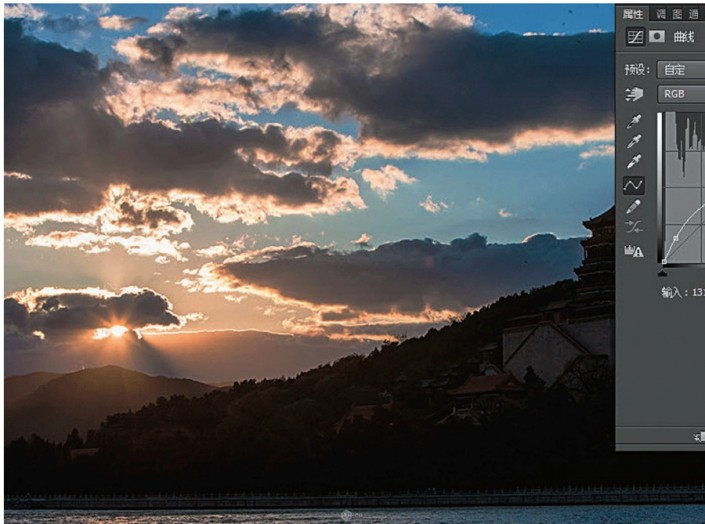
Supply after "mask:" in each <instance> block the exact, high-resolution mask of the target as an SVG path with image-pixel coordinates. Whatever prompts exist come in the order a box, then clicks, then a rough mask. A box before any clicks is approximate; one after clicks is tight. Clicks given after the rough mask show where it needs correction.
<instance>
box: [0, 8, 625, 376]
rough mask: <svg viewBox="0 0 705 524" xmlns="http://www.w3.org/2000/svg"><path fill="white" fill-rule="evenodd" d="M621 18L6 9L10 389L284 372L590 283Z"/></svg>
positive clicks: (604, 14)
mask: <svg viewBox="0 0 705 524" xmlns="http://www.w3.org/2000/svg"><path fill="white" fill-rule="evenodd" d="M612 16H613V8H612V7H611V6H609V5H598V6H588V5H580V6H566V5H552V6H528V5H526V6H509V5H505V6H497V5H495V6H482V5H479V6H476V5H465V6H435V5H428V4H427V5H381V6H380V5H372V4H367V5H364V6H362V7H361V6H352V5H274V6H267V5H226V4H223V5H215V6H214V5H195V6H193V5H179V6H174V5H138V4H122V5H97V4H94V5H88V6H86V5H27V4H24V5H6V6H5V100H4V102H5V158H4V172H5V297H6V300H5V374H6V375H10V374H19V373H26V372H29V371H36V370H58V371H69V370H74V369H80V367H83V366H85V367H88V366H94V365H101V364H107V363H115V364H119V365H125V366H126V367H132V368H134V369H141V370H143V371H148V372H161V373H165V374H172V375H181V376H191V377H193V378H198V379H201V380H211V381H216V380H230V379H234V378H246V377H247V376H257V377H263V376H278V375H281V374H289V373H295V372H297V371H299V370H302V369H306V368H308V367H311V366H313V365H316V364H319V363H322V362H326V361H328V360H331V359H332V358H337V357H339V356H341V355H343V354H346V353H349V352H352V351H364V350H367V349H370V348H372V347H374V346H375V345H379V343H380V341H381V340H384V339H391V338H394V337H398V336H399V335H408V336H411V335H417V334H421V333H424V332H425V331H426V330H427V329H428V328H429V327H431V326H437V325H442V324H444V323H447V322H448V320H449V319H451V318H457V317H459V316H461V315H463V314H464V313H466V312H468V311H471V310H473V309H475V308H478V307H480V306H482V305H484V304H487V303H489V302H492V301H493V300H495V299H496V298H498V297H500V296H502V295H506V294H509V293H514V292H518V291H520V290H523V289H529V288H531V287H535V286H538V285H543V284H549V283H551V282H554V281H556V280H558V279H562V278H570V277H571V276H573V274H572V270H573V268H574V267H576V266H577V265H579V263H580V260H581V256H582V250H581V247H580V245H579V243H578V239H579V238H580V237H584V236H585V235H587V231H586V230H585V229H584V228H583V227H582V225H581V223H582V221H583V220H585V219H587V218H589V217H591V216H595V215H598V214H600V213H601V212H603V211H604V210H605V209H607V208H608V207H609V206H611V205H612V200H613V197H612V193H613V188H612V180H613V167H612V166H613V145H612V140H613V121H612V112H613V67H614V66H613V35H612V34H611V33H612V31H613V20H612ZM248 330H254V331H257V332H258V333H242V332H243V331H248ZM184 332H188V333H184ZM215 332H217V333H215Z"/></svg>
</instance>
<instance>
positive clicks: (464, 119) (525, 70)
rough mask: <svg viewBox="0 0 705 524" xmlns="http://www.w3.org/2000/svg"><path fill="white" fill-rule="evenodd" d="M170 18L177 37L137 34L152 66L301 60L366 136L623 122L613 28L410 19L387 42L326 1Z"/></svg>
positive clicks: (496, 138)
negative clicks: (509, 28)
mask: <svg viewBox="0 0 705 524" xmlns="http://www.w3.org/2000/svg"><path fill="white" fill-rule="evenodd" d="M399 9H400V12H401V9H402V7H401V6H400V7H399ZM381 23H383V22H380V24H381ZM169 25H170V27H171V28H172V29H173V32H174V34H168V35H163V36H150V37H145V38H140V39H138V40H137V42H136V45H137V47H138V48H140V49H141V50H142V61H143V62H145V63H152V64H156V65H158V66H159V67H161V68H168V67H170V66H172V65H173V64H174V61H175V58H176V57H178V56H179V55H188V56H193V55H199V54H202V55H207V54H208V53H227V54H230V55H231V56H236V57H241V58H246V59H247V58H252V59H258V58H261V59H266V61H267V65H266V67H268V68H274V69H275V70H277V71H283V72H285V71H287V70H291V69H293V68H294V67H296V66H297V65H299V64H301V65H303V66H304V67H305V68H306V70H307V71H309V72H310V74H311V75H312V77H311V80H310V83H309V84H308V85H307V86H305V92H304V97H305V98H307V99H308V100H310V101H315V102H319V103H320V104H321V107H322V110H323V111H324V112H326V113H328V114H329V115H330V116H336V115H339V114H341V113H347V114H352V115H354V116H356V117H357V118H358V119H359V120H360V122H361V124H362V127H361V135H362V137H363V138H367V137H373V138H378V139H381V140H383V141H386V142H389V143H395V144H413V143H416V142H419V141H424V140H433V139H455V138H460V139H462V138H465V139H471V140H472V139H475V140H481V141H484V142H490V143H494V144H503V143H506V142H508V141H509V140H510V139H511V138H512V137H514V136H515V135H516V134H518V133H520V132H523V131H526V130H532V129H541V128H564V129H566V128H567V129H572V130H582V129H585V128H592V127H598V126H602V125H607V124H610V123H611V122H612V118H613V117H612V113H613V85H612V84H613V72H614V66H613V60H612V57H613V51H614V49H613V47H614V44H613V39H614V35H612V34H600V33H596V34H593V33H590V34H588V33H585V34H578V35H571V36H531V37H528V36H521V35H516V34H511V33H501V34H497V35H488V34H483V33H480V32H478V31H476V30H475V29H472V28H468V27H457V26H449V25H447V24H437V25H434V26H429V25H427V24H423V23H421V22H418V21H415V23H414V22H413V20H410V21H409V22H408V23H407V24H406V25H404V26H400V27H395V28H393V31H391V30H390V36H389V37H388V38H387V40H386V41H384V40H383V39H379V38H373V37H371V36H370V35H369V34H367V33H365V32H364V30H361V29H360V28H359V27H358V25H356V22H350V23H348V24H346V25H343V24H341V23H339V22H338V21H334V20H333V19H331V18H330V17H329V16H328V15H327V14H326V11H325V10H324V9H323V8H321V9H320V10H319V11H305V12H301V11H288V12H274V11H271V10H266V11H245V12H237V13H234V12H230V11H227V10H221V11H219V12H218V14H217V15H216V16H205V15H201V14H193V15H191V16H190V17H187V18H182V19H178V20H172V21H170V22H169ZM391 40H393V41H394V43H393V45H391V46H385V44H388V43H389V42H390V41H391ZM292 101H293V102H296V100H292Z"/></svg>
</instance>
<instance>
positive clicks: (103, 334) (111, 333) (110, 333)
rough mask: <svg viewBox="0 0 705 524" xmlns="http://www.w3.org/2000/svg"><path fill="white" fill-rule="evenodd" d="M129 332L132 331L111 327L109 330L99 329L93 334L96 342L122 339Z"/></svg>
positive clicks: (123, 327) (121, 327)
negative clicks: (106, 339)
mask: <svg viewBox="0 0 705 524" xmlns="http://www.w3.org/2000/svg"><path fill="white" fill-rule="evenodd" d="M128 331H130V328H126V327H125V326H117V325H116V326H110V327H109V328H98V329H96V330H95V332H94V333H93V338H94V339H96V340H102V339H105V338H120V337H122V336H123V335H124V334H125V333H127V332H128Z"/></svg>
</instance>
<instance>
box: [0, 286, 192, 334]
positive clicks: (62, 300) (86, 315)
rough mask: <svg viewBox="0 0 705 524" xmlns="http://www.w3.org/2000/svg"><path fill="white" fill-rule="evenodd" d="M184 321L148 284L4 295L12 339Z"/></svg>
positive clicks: (7, 328)
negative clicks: (114, 289)
mask: <svg viewBox="0 0 705 524" xmlns="http://www.w3.org/2000/svg"><path fill="white" fill-rule="evenodd" d="M184 323H185V319H183V318H182V317H179V316H178V315H177V314H176V313H174V311H173V308H172V305H171V303H170V302H169V300H168V299H167V298H166V297H165V296H164V295H160V294H159V293H157V292H155V291H153V290H151V289H148V288H134V287H132V288H124V289H122V290H120V291H119V292H118V293H114V292H111V291H107V290H104V289H100V288H84V289H61V288H50V287H49V288H43V289H33V288H28V289H24V290H22V291H18V292H15V293H12V294H10V295H9V296H8V297H5V332H6V334H7V333H8V332H10V333H11V334H13V336H15V338H18V337H25V338H28V339H31V338H32V337H34V338H40V339H42V340H44V339H46V340H50V339H52V338H62V337H66V336H76V334H80V333H90V332H93V331H95V330H98V329H106V328H110V327H111V326H114V325H120V326H124V327H126V328H128V329H130V330H138V329H143V328H156V329H160V328H161V329H165V328H177V327H181V326H183V325H184ZM36 333H41V334H42V335H41V336H38V335H37V334H36Z"/></svg>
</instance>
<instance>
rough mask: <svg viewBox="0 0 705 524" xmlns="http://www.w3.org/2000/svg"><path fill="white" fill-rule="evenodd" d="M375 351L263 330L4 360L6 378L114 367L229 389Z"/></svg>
mask: <svg viewBox="0 0 705 524" xmlns="http://www.w3.org/2000/svg"><path fill="white" fill-rule="evenodd" d="M373 346H374V343H373V342H367V341H356V340H334V339H330V338H328V337H325V336H303V335H283V334H279V333H268V332H264V331H231V330H223V331H204V332H183V331H175V332H173V333H167V332H164V333H161V334H149V333H146V334H144V336H143V337H142V338H137V337H122V338H120V339H119V340H116V339H113V338H109V339H105V340H90V339H88V340H82V341H81V344H80V347H76V346H74V345H72V344H60V345H57V346H56V347H53V348H52V349H51V351H46V352H41V353H39V352H32V351H23V352H15V353H13V354H12V358H9V359H8V358H6V359H5V373H6V374H7V375H20V374H25V373H28V372H31V371H55V372H59V373H66V372H71V371H74V370H76V369H82V368H99V367H102V366H106V365H109V364H117V365H118V366H121V367H124V368H127V369H134V370H137V371H141V372H142V373H147V374H149V375H164V376H167V377H189V378H192V379H194V380H198V381H199V382H203V383H206V384H224V385H225V384H228V385H232V383H233V382H234V381H236V380H247V379H251V378H255V379H264V378H277V377H293V376H296V375H297V374H298V373H300V372H302V371H305V370H308V369H311V368H314V367H316V366H320V365H321V364H326V363H328V362H332V361H334V360H337V359H339V358H341V357H344V356H347V355H351V354H358V353H359V354H366V353H369V352H370V351H371V350H372V349H373ZM116 349H119V351H116ZM116 359H119V360H116Z"/></svg>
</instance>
